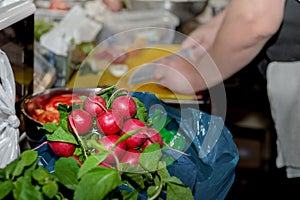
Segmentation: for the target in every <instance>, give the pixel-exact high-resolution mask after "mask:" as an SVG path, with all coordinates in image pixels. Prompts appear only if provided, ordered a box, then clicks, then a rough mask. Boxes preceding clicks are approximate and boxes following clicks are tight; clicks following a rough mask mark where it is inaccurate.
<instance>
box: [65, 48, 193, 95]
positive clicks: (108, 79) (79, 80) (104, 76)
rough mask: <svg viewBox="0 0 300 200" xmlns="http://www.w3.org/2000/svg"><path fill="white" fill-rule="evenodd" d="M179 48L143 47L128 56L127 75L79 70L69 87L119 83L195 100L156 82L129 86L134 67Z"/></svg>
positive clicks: (151, 91) (136, 89)
mask: <svg viewBox="0 0 300 200" xmlns="http://www.w3.org/2000/svg"><path fill="white" fill-rule="evenodd" d="M179 48H180V46H179V45H162V46H154V47H146V48H143V49H142V50H140V51H139V52H137V53H136V54H134V55H130V56H129V57H128V58H127V60H126V61H125V64H126V65H128V69H129V71H128V73H126V75H125V76H122V77H120V78H118V77H115V76H113V75H112V74H111V72H110V71H109V70H108V69H104V70H103V71H99V72H98V73H95V72H88V73H86V72H85V73H84V72H82V71H80V70H79V71H78V72H77V73H76V74H75V75H74V76H72V78H71V80H70V81H69V83H68V87H98V86H106V85H113V84H117V87H118V88H127V89H129V90H130V91H134V92H150V93H153V94H155V95H156V96H157V97H158V98H160V99H170V100H194V99H196V96H195V95H182V94H176V93H173V92H172V91H170V90H168V89H167V88H164V87H161V86H159V85H157V84H154V83H147V84H142V85H141V84H139V86H129V85H128V84H127V81H128V78H129V76H130V74H131V72H132V71H133V69H135V68H137V67H138V66H140V65H142V64H144V63H147V62H151V61H153V60H155V59H157V58H160V57H163V56H166V55H168V54H171V53H173V52H175V51H178V50H179Z"/></svg>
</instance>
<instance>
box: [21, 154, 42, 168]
mask: <svg viewBox="0 0 300 200" xmlns="http://www.w3.org/2000/svg"><path fill="white" fill-rule="evenodd" d="M20 157H21V160H22V161H23V164H24V166H25V167H27V166H29V165H32V164H33V163H35V161H36V160H37V157H38V153H37V152H36V151H33V150H26V151H23V153H22V154H21V155H20Z"/></svg>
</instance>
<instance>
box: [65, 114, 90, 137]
mask: <svg viewBox="0 0 300 200" xmlns="http://www.w3.org/2000/svg"><path fill="white" fill-rule="evenodd" d="M68 127H69V130H70V131H71V132H72V133H75V130H74V129H76V132H77V133H78V135H86V134H87V133H88V132H89V131H90V130H91V129H92V127H93V118H92V115H91V114H90V113H88V112H87V111H85V110H80V109H76V110H72V111H71V113H70V114H69V115H68Z"/></svg>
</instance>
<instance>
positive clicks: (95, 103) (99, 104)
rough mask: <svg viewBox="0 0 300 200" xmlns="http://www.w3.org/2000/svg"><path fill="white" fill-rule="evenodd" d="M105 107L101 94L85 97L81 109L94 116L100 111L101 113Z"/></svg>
mask: <svg viewBox="0 0 300 200" xmlns="http://www.w3.org/2000/svg"><path fill="white" fill-rule="evenodd" d="M105 107H106V102H105V100H104V99H103V97H101V96H97V95H94V96H90V97H88V98H86V100H85V101H84V103H83V109H84V110H86V111H87V112H88V113H90V114H91V115H92V116H93V117H96V116H97V115H99V114H100V113H103V112H104V110H105Z"/></svg>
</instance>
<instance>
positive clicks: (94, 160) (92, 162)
mask: <svg viewBox="0 0 300 200" xmlns="http://www.w3.org/2000/svg"><path fill="white" fill-rule="evenodd" d="M108 155H109V152H108V151H104V152H101V153H95V154H92V155H90V156H89V157H88V159H86V160H85V162H84V163H83V165H82V166H81V167H80V169H79V172H78V178H81V177H82V176H84V175H85V174H86V173H88V172H89V171H91V170H92V169H94V168H96V167H97V166H98V165H99V164H100V163H101V162H102V161H103V160H105V158H106V157H107V156H108Z"/></svg>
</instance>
